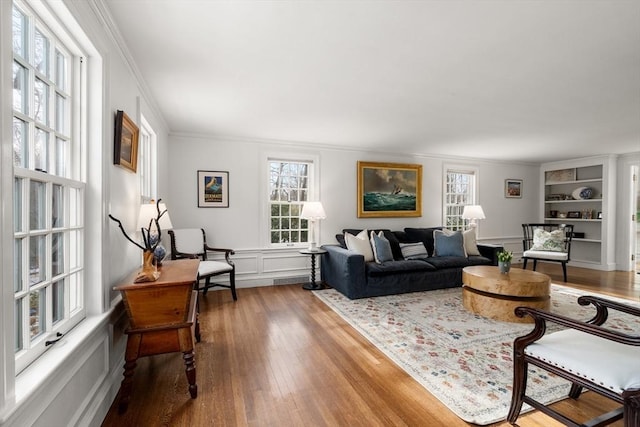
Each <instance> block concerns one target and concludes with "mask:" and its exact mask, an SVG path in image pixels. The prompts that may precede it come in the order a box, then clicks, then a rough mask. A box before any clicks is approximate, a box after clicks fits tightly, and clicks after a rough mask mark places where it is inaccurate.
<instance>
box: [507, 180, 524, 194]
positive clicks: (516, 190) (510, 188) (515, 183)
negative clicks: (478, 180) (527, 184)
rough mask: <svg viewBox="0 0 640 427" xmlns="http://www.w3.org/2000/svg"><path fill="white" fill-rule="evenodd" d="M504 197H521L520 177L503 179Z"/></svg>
mask: <svg viewBox="0 0 640 427" xmlns="http://www.w3.org/2000/svg"><path fill="white" fill-rule="evenodd" d="M504 197H506V198H521V197H522V180H521V179H505V180H504Z"/></svg>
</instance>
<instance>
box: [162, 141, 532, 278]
mask: <svg viewBox="0 0 640 427" xmlns="http://www.w3.org/2000/svg"><path fill="white" fill-rule="evenodd" d="M274 152H275V153H283V152H285V153H304V154H310V155H314V156H317V157H319V159H320V174H319V175H320V197H319V199H320V200H321V201H322V203H323V205H324V208H325V211H326V213H327V218H326V219H324V220H322V221H321V224H320V236H319V237H320V238H319V242H320V243H335V237H334V236H335V234H336V233H339V232H340V231H341V230H342V229H343V228H390V229H392V230H401V229H403V228H404V227H427V226H437V225H441V224H442V192H443V182H442V177H443V170H444V168H445V165H448V164H456V165H460V164H463V165H465V164H466V165H469V166H473V167H476V168H478V178H479V187H480V188H479V201H480V204H481V205H482V207H483V209H484V211H485V214H486V216H487V219H485V220H482V221H480V225H479V228H478V233H479V238H480V240H484V241H487V242H498V243H503V242H505V243H507V244H508V246H509V248H510V249H513V250H515V251H520V250H521V239H522V237H521V236H522V228H521V224H522V223H523V222H532V221H537V220H538V206H539V205H538V197H539V196H538V193H539V189H538V187H539V179H538V178H539V175H538V174H539V166H538V165H529V164H516V163H513V162H510V163H505V162H488V161H477V160H475V159H464V158H456V159H445V158H437V157H417V156H406V155H394V154H389V153H371V152H364V151H357V150H349V149H335V148H329V147H323V148H309V147H308V146H305V145H304V144H292V143H286V144H285V143H282V144H278V143H273V142H268V143H266V142H261V141H260V142H259V141H244V140H235V139H234V140H224V139H213V138H203V137H193V136H184V135H171V136H170V142H169V153H170V158H171V168H170V170H169V171H170V172H169V173H170V177H171V180H170V184H169V187H168V194H167V195H166V197H165V200H166V201H167V203H168V208H169V209H170V212H171V220H172V222H173V225H174V227H175V228H182V227H203V228H204V229H205V231H206V232H207V236H208V240H209V241H210V244H212V245H214V246H218V247H230V248H233V249H235V250H236V253H237V255H236V257H235V258H234V259H236V265H237V267H236V268H237V271H238V279H237V280H238V281H239V282H242V281H246V282H248V283H249V282H250V283H251V284H263V285H266V284H271V282H270V281H269V280H268V279H269V278H271V277H278V276H282V277H285V276H287V275H292V274H293V272H300V271H302V269H303V267H304V265H302V266H301V264H300V261H299V260H298V259H297V258H296V256H294V255H295V254H297V251H296V250H288V252H289V253H290V255H291V259H289V260H288V261H290V264H289V267H290V269H288V268H287V264H286V263H285V264H284V265H279V269H280V270H281V271H279V272H278V273H277V274H276V273H275V272H274V271H268V270H269V269H268V266H265V264H264V263H263V259H262V257H264V256H265V254H268V253H270V252H273V250H269V249H267V248H266V244H265V243H264V242H265V240H266V239H265V238H261V236H263V237H264V236H266V235H267V230H266V223H265V222H264V217H263V216H262V215H263V210H262V204H263V203H264V199H262V198H261V194H263V193H264V191H265V188H266V187H265V186H264V182H265V181H266V179H267V178H266V168H265V166H264V164H263V162H264V159H265V158H266V156H267V154H269V153H274ZM359 160H363V161H381V162H401V163H418V164H421V165H422V166H423V193H422V197H423V199H422V200H423V201H422V205H423V215H422V217H419V218H357V205H356V200H357V198H356V192H357V188H356V186H357V183H356V176H357V166H356V165H357V162H358V161H359ZM198 170H212V171H228V172H229V193H230V194H229V208H198V207H197V182H196V174H197V171H198ZM507 178H511V179H514V178H515V179H522V180H523V181H524V183H523V197H522V198H521V199H507V198H505V197H504V180H505V179H507ZM163 197H164V195H163ZM261 233H262V234H261ZM277 252H279V253H280V252H282V250H279V251H277ZM267 273H269V274H267ZM271 273H272V274H271Z"/></svg>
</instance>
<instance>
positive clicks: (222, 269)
mask: <svg viewBox="0 0 640 427" xmlns="http://www.w3.org/2000/svg"><path fill="white" fill-rule="evenodd" d="M169 236H170V237H171V259H183V258H200V259H201V261H200V265H199V267H198V281H197V285H196V286H197V288H196V290H198V291H203V292H202V294H203V295H206V294H207V291H208V290H209V289H210V288H213V287H215V286H220V287H223V288H229V289H231V295H232V296H233V300H234V301H237V300H238V296H237V294H236V266H235V265H234V264H233V261H231V258H230V256H231V255H233V254H234V252H233V249H223V248H212V247H209V246H208V245H207V238H206V235H205V232H204V229H201V228H184V229H174V230H169ZM208 252H223V253H224V258H225V261H211V260H209V259H207V253H208ZM222 274H229V284H228V285H226V284H220V283H212V282H211V278H212V277H214V276H219V275H222ZM202 279H204V280H205V283H204V287H200V280H202Z"/></svg>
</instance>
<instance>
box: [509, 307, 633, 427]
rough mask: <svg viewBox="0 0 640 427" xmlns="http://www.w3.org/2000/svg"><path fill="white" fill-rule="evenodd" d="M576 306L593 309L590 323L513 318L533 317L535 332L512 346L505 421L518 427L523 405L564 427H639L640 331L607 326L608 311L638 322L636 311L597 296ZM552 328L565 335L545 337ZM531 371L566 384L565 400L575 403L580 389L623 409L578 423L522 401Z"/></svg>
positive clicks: (519, 311)
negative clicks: (619, 425)
mask: <svg viewBox="0 0 640 427" xmlns="http://www.w3.org/2000/svg"><path fill="white" fill-rule="evenodd" d="M578 304H580V305H582V306H589V305H593V306H594V307H595V309H596V313H595V315H594V316H593V317H592V318H591V319H590V320H588V321H577V320H574V319H571V318H568V317H566V316H562V315H559V314H555V313H550V312H547V311H543V310H539V309H535V308H529V307H518V308H516V310H515V313H516V315H517V316H519V317H525V316H527V315H528V316H531V317H532V318H533V319H534V321H535V327H534V329H533V330H532V331H531V332H530V333H529V334H527V335H524V336H521V337H519V338H516V339H515V341H514V343H513V352H514V364H513V397H512V400H511V407H510V409H509V414H508V416H507V420H508V421H509V422H510V423H511V424H515V423H516V421H517V419H518V416H519V415H520V411H521V409H522V404H523V403H527V404H529V405H531V406H532V407H533V408H535V409H538V410H540V411H542V412H544V413H545V414H547V415H549V416H551V417H553V418H554V419H556V420H558V421H560V422H561V423H563V424H565V425H567V426H576V427H577V426H604V425H608V424H610V423H611V422H613V421H616V420H620V419H623V420H624V425H625V426H626V427H637V426H640V331H637V330H632V329H631V328H623V329H620V328H619V327H618V328H615V327H611V326H610V325H605V322H606V321H607V319H608V318H609V312H610V311H614V310H615V311H618V312H621V313H626V315H630V317H629V319H632V317H631V316H633V317H640V309H638V308H637V307H635V306H631V305H628V304H623V303H619V302H615V301H611V300H608V299H604V298H600V297H596V296H581V297H579V298H578ZM621 321H622V322H623V323H628V322H626V321H625V319H622V320H621ZM550 323H555V324H558V325H560V326H562V327H565V328H566V329H565V330H561V331H557V332H552V333H548V334H545V332H546V328H547V325H548V324H550ZM529 365H533V366H536V367H539V368H542V369H544V370H545V371H548V372H551V373H553V374H556V375H558V376H560V377H562V378H564V379H566V380H568V381H569V382H570V383H571V389H570V390H569V393H568V395H569V397H571V398H573V399H577V398H578V397H580V394H581V392H582V389H583V387H584V388H587V389H589V390H591V391H593V392H595V393H597V394H600V395H603V396H606V397H608V398H610V399H612V400H613V401H615V402H617V403H619V404H621V405H622V406H621V407H619V408H617V409H615V410H613V411H611V412H608V413H606V414H603V415H601V416H599V417H597V418H594V419H593V420H590V421H588V422H586V423H582V424H580V423H577V422H576V421H575V420H572V419H569V418H568V417H567V416H565V415H563V414H561V413H559V412H557V411H556V410H554V409H552V408H551V407H549V406H545V405H544V404H542V403H540V402H539V401H537V400H535V399H533V398H532V397H530V396H527V395H526V391H527V375H528V373H529V371H530V367H529Z"/></svg>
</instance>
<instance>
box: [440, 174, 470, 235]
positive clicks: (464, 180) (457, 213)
mask: <svg viewBox="0 0 640 427" xmlns="http://www.w3.org/2000/svg"><path fill="white" fill-rule="evenodd" d="M444 178H445V179H444V183H445V184H444V186H445V188H444V200H443V206H444V215H443V216H444V218H443V224H444V226H445V227H446V228H448V229H450V230H464V229H466V228H467V227H468V226H469V220H466V219H463V218H462V211H463V210H464V206H465V205H475V204H476V173H475V171H469V170H457V169H447V170H446V173H445V177H444Z"/></svg>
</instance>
